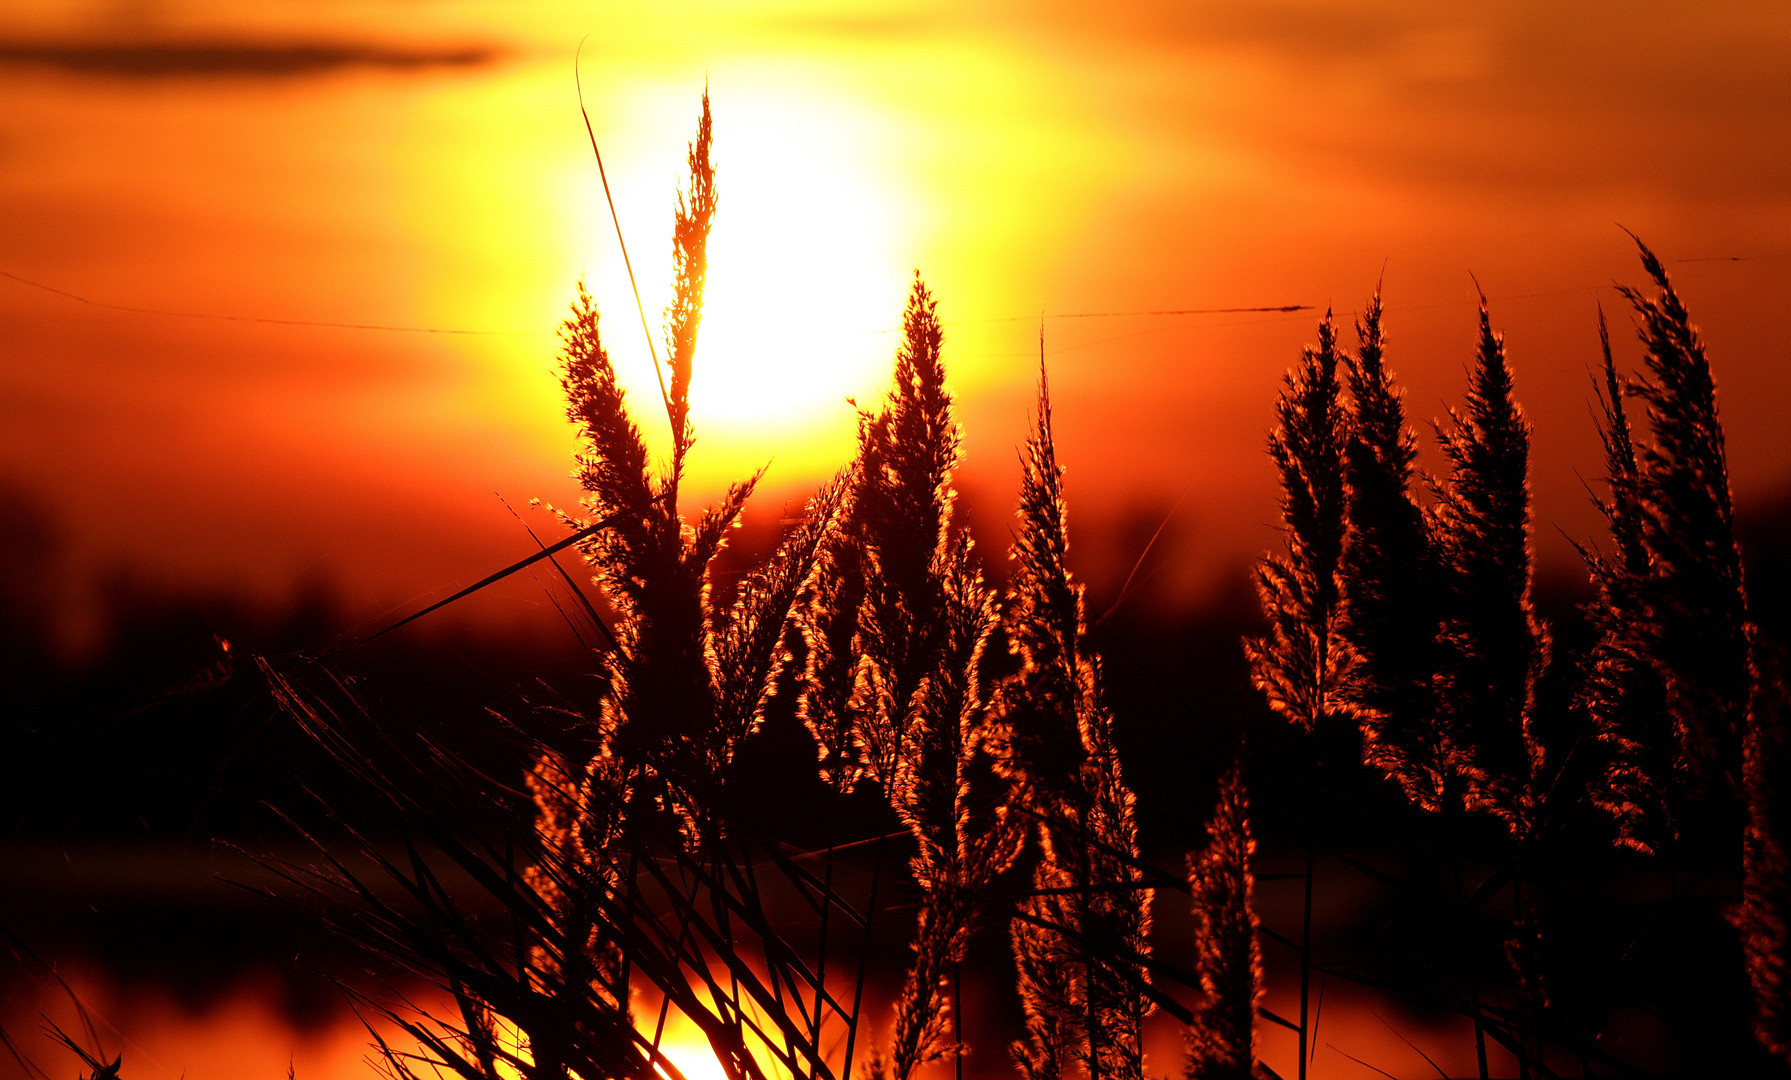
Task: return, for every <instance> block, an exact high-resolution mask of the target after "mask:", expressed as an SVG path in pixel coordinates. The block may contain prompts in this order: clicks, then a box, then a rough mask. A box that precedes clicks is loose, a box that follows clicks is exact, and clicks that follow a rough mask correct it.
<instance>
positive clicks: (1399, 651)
mask: <svg viewBox="0 0 1791 1080" xmlns="http://www.w3.org/2000/svg"><path fill="white" fill-rule="evenodd" d="M1356 336H1357V338H1358V341H1359V345H1358V348H1357V351H1356V353H1355V354H1354V355H1353V356H1349V357H1346V362H1347V365H1348V383H1349V391H1350V401H1351V407H1352V412H1353V423H1352V424H1351V426H1350V432H1349V439H1348V444H1347V446H1346V449H1345V452H1344V479H1345V496H1344V507H1345V513H1346V515H1347V519H1348V525H1347V529H1348V532H1347V537H1346V540H1345V543H1344V548H1343V555H1342V567H1343V570H1342V589H1341V593H1342V603H1343V617H1342V620H1341V636H1342V638H1343V639H1344V641H1345V642H1347V643H1348V646H1349V648H1350V650H1351V652H1352V653H1353V655H1354V656H1355V658H1356V667H1355V671H1354V677H1353V678H1352V681H1351V685H1350V694H1351V697H1352V699H1353V702H1354V705H1355V707H1356V709H1357V711H1358V716H1359V719H1360V722H1361V727H1362V742H1363V746H1362V754H1363V760H1364V761H1365V762H1366V763H1367V764H1368V765H1369V766H1370V767H1371V768H1373V769H1376V770H1377V771H1379V772H1381V773H1383V774H1384V775H1386V776H1388V777H1389V778H1391V779H1393V780H1394V781H1396V782H1397V783H1398V784H1399V786H1400V788H1401V789H1402V790H1403V791H1404V792H1405V794H1406V796H1407V797H1408V798H1409V799H1411V800H1412V801H1413V802H1414V803H1415V804H1417V805H1418V806H1420V807H1422V808H1424V809H1426V810H1431V811H1436V810H1440V809H1442V808H1443V807H1444V806H1449V805H1453V804H1458V803H1459V802H1460V800H1461V798H1462V797H1463V794H1464V792H1465V788H1466V786H1467V780H1466V778H1467V775H1468V773H1469V772H1470V771H1471V769H1472V762H1471V759H1470V756H1469V755H1470V748H1469V747H1468V746H1467V745H1466V744H1465V743H1464V742H1463V741H1462V740H1461V738H1460V736H1459V734H1458V733H1456V732H1454V731H1452V730H1450V729H1449V728H1448V727H1447V726H1445V725H1444V724H1443V723H1442V722H1441V719H1440V717H1439V715H1438V710H1437V702H1436V695H1435V687H1434V677H1435V673H1436V670H1437V665H1438V663H1439V659H1440V658H1439V656H1438V644H1437V642H1438V638H1439V636H1440V631H1441V627H1442V621H1443V616H1444V612H1443V607H1442V597H1441V595H1440V591H1441V587H1442V581H1441V573H1440V568H1439V562H1438V560H1439V555H1438V552H1437V551H1436V548H1435V545H1434V543H1433V542H1432V539H1431V535H1430V530H1429V528H1428V524H1427V522H1426V520H1425V515H1424V511H1423V509H1422V508H1421V507H1420V506H1419V504H1418V501H1417V499H1416V497H1415V495H1414V486H1415V485H1414V481H1415V480H1416V476H1417V460H1418V440H1417V436H1416V435H1414V434H1413V432H1412V430H1411V428H1410V427H1409V426H1407V423H1406V417H1405V405H1404V402H1403V401H1402V400H1401V393H1400V391H1399V389H1398V388H1397V387H1396V385H1395V384H1394V381H1393V377H1392V374H1391V373H1390V372H1389V371H1388V370H1387V367H1386V341H1385V337H1384V334H1383V331H1382V327H1381V300H1380V296H1379V295H1378V294H1377V295H1375V296H1373V297H1371V298H1369V301H1368V305H1367V307H1366V309H1365V310H1364V312H1363V315H1362V319H1361V320H1360V321H1359V322H1358V323H1357V324H1356Z"/></svg>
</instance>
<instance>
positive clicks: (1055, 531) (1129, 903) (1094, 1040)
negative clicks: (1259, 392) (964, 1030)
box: [984, 364, 1151, 1080]
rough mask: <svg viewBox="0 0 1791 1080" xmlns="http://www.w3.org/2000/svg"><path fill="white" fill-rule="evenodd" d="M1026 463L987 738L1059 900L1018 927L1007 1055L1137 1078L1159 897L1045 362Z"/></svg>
mask: <svg viewBox="0 0 1791 1080" xmlns="http://www.w3.org/2000/svg"><path fill="white" fill-rule="evenodd" d="M1023 469H1024V472H1023V475H1022V480H1021V488H1020V508H1019V528H1018V530H1017V531H1016V534H1015V540H1014V549H1013V554H1012V558H1013V562H1014V569H1013V576H1012V579H1011V584H1010V586H1009V589H1010V596H1009V603H1008V612H1007V617H1006V628H1007V636H1008V640H1009V648H1010V649H1012V650H1013V652H1014V654H1015V655H1016V656H1017V657H1018V659H1019V662H1020V670H1019V671H1018V672H1016V673H1014V674H1013V675H1010V676H1008V677H1006V678H1004V679H1002V680H1001V681H1000V682H999V683H998V684H997V686H996V688H995V693H994V696H993V700H992V707H991V710H990V717H989V724H988V728H987V729H986V732H985V734H984V741H985V742H986V743H987V745H988V746H989V747H990V750H991V755H992V758H993V761H994V764H995V767H996V768H997V770H998V771H999V772H1000V773H1001V774H1002V775H1003V776H1004V777H1005V778H1007V779H1008V781H1009V782H1010V783H1011V784H1012V791H1011V793H1010V796H1009V798H1010V799H1011V800H1012V801H1013V804H1014V805H1015V806H1016V807H1017V808H1019V809H1021V810H1022V811H1023V812H1024V813H1026V814H1027V815H1028V816H1029V817H1030V818H1032V819H1033V820H1034V821H1035V822H1036V823H1037V833H1036V835H1037V837H1038V839H1039V847H1040V856H1039V857H1040V865H1039V867H1038V869H1037V870H1036V871H1035V876H1034V882H1035V885H1036V886H1037V887H1038V889H1039V890H1049V895H1050V896H1051V897H1052V898H1053V899H1050V900H1045V899H1042V898H1039V897H1035V898H1034V900H1033V901H1032V902H1031V903H1030V904H1029V905H1026V906H1023V907H1022V909H1021V910H1020V912H1019V913H1018V914H1017V916H1016V919H1015V921H1014V923H1013V926H1012V930H1011V937H1012V941H1013V945H1014V951H1015V957H1016V959H1015V964H1016V972H1017V975H1018V981H1019V989H1020V997H1021V1004H1022V1007H1023V1008H1024V1010H1025V1013H1026V1025H1027V1038H1026V1039H1025V1040H1022V1041H1021V1042H1018V1043H1016V1044H1015V1045H1014V1047H1013V1056H1014V1059H1015V1061H1016V1063H1017V1064H1018V1065H1019V1066H1020V1068H1021V1070H1022V1071H1023V1072H1024V1073H1025V1074H1026V1075H1027V1076H1028V1077H1029V1078H1033V1080H1050V1078H1053V1077H1056V1076H1060V1075H1061V1074H1062V1072H1063V1069H1064V1066H1065V1063H1066V1062H1065V1057H1064V1055H1065V1053H1066V1052H1068V1051H1071V1050H1073V1051H1074V1052H1075V1054H1076V1055H1077V1057H1079V1058H1080V1060H1081V1064H1082V1066H1083V1068H1084V1069H1085V1070H1086V1072H1087V1073H1088V1075H1089V1076H1090V1077H1091V1078H1109V1080H1138V1078H1140V1077H1141V1076H1142V1069H1143V1058H1142V1048H1141V1046H1140V1043H1139V1026H1140V1024H1141V1022H1142V1021H1143V1018H1144V1016H1145V1014H1146V1013H1147V1012H1148V1011H1149V1010H1150V1008H1151V1000H1150V997H1149V994H1148V993H1147V990H1148V975H1147V973H1146V971H1145V969H1144V966H1143V961H1145V960H1146V959H1147V958H1148V957H1149V954H1150V944H1149V940H1148V938H1149V934H1150V899H1151V891H1150V890H1149V889H1143V888H1138V887H1137V881H1136V879H1135V874H1134V867H1135V866H1136V865H1137V859H1138V836H1137V825H1136V823H1135V821H1134V819H1133V798H1132V793H1131V791H1130V790H1129V789H1128V788H1127V787H1126V785H1125V782H1124V780H1123V779H1122V777H1121V774H1120V767H1119V759H1118V757H1117V755H1116V753H1115V750H1114V745H1113V718H1112V714H1111V713H1110V712H1108V710H1107V707H1106V704H1105V702H1104V701H1103V698H1102V691H1101V675H1100V662H1099V658H1098V657H1097V656H1096V654H1095V652H1094V649H1093V647H1092V645H1091V643H1090V642H1089V641H1088V632H1087V625H1086V622H1085V620H1084V617H1083V595H1082V594H1083V589H1082V585H1081V584H1080V583H1078V582H1076V581H1075V580H1073V579H1072V578H1071V576H1070V573H1069V570H1068V567H1067V564H1066V562H1065V557H1066V555H1067V553H1068V548H1069V533H1068V528H1067V520H1066V512H1065V508H1064V500H1063V472H1062V470H1061V468H1059V466H1058V464H1057V452H1056V447H1055V444H1054V442H1053V440H1052V434H1051V399H1050V388H1049V384H1048V383H1047V381H1046V378H1045V373H1044V370H1043V367H1042V364H1041V368H1040V373H1039V406H1038V416H1037V424H1036V427H1035V428H1034V431H1033V433H1032V435H1031V437H1030V438H1028V440H1027V443H1026V450H1025V454H1024V457H1023ZM1058 897H1061V900H1058V899H1056V898H1058ZM1066 958H1067V959H1068V962H1067V963H1066V962H1065V959H1066Z"/></svg>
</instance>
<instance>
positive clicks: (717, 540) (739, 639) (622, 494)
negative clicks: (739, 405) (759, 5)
mask: <svg viewBox="0 0 1791 1080" xmlns="http://www.w3.org/2000/svg"><path fill="white" fill-rule="evenodd" d="M710 146H711V140H710V115H709V104H708V97H707V95H705V96H704V99H703V112H702V117H701V120H700V121H699V123H698V128H697V138H696V141H695V142H693V143H692V144H691V147H690V155H689V164H690V188H689V191H688V192H687V193H684V194H680V196H679V199H678V206H677V213H676V215H675V221H674V228H673V256H674V258H673V266H674V276H675V280H674V295H673V299H672V303H671V304H670V306H669V307H668V308H667V309H666V332H665V345H666V353H667V355H666V366H667V367H668V368H669V370H670V382H669V385H667V386H666V398H665V402H664V405H665V408H666V414H667V419H668V421H669V423H670V426H671V433H672V446H671V461H670V465H669V467H668V469H667V471H666V472H665V473H664V474H663V475H660V476H654V475H653V473H652V472H651V470H650V468H649V464H648V454H647V450H646V446H645V443H644V442H643V440H642V438H641V434H640V430H639V428H638V427H637V426H636V425H635V423H634V421H633V419H632V417H631V416H630V415H629V412H628V409H627V405H626V402H625V400H624V395H623V392H622V390H621V388H620V387H619V386H618V385H617V382H616V376H615V370H614V368H613V366H612V365H611V363H610V360H609V355H608V353H607V351H606V350H605V349H604V347H603V343H602V339H601V335H600V333H599V321H598V316H597V311H596V307H595V305H594V304H593V303H592V301H591V298H590V296H589V294H588V293H586V292H585V290H584V288H583V286H582V285H581V286H580V287H579V289H578V294H577V297H576V299H575V301H574V304H573V310H572V315H571V317H570V318H568V319H567V320H566V323H565V324H564V326H563V327H562V328H561V336H562V338H563V340H564V343H565V344H564V348H563V349H562V353H561V365H562V374H561V383H562V385H563V386H564V387H565V390H566V395H567V400H568V403H569V405H568V414H569V415H570V417H571V419H572V420H573V422H574V423H575V424H576V425H577V426H578V428H579V431H580V435H581V441H582V443H583V446H582V449H581V450H580V452H579V454H578V465H579V467H578V470H577V473H576V475H577V477H578V479H579V481H580V483H581V484H582V486H583V487H584V489H585V497H584V507H585V509H586V510H587V511H588V512H589V514H590V515H591V518H592V519H593V520H596V519H613V524H612V525H611V527H610V528H608V529H606V530H603V531H600V532H598V533H596V534H595V535H594V536H593V537H592V538H591V539H590V540H588V541H586V542H585V544H584V550H585V554H586V557H587V558H588V559H589V561H590V562H591V565H592V567H593V569H594V570H595V572H596V576H597V580H598V583H599V584H600V585H601V586H602V587H603V589H604V592H605V594H606V595H607V596H608V597H609V599H610V601H611V603H612V605H613V606H614V607H615V609H616V611H617V613H618V618H617V620H616V626H615V627H614V637H615V642H616V643H615V646H614V647H613V648H612V649H610V650H607V651H606V652H605V653H604V654H603V655H602V657H601V660H602V664H603V674H604V675H605V677H606V680H607V688H606V692H605V695H604V699H603V704H602V712H601V716H600V717H599V718H598V719H597V723H596V725H595V728H596V730H595V739H594V740H593V741H594V743H595V752H594V753H593V754H592V757H593V758H606V759H613V762H614V764H615V766H616V767H617V768H619V769H620V770H621V773H622V777H623V779H624V782H625V783H626V784H627V785H628V788H629V790H630V791H631V792H632V793H634V795H635V796H640V795H651V796H653V797H654V798H655V799H656V800H658V801H659V802H661V803H662V804H664V805H666V806H667V807H669V808H672V809H675V810H677V811H678V812H679V813H680V814H681V815H682V816H683V817H684V818H685V819H686V822H687V828H690V829H692V830H697V829H699V828H700V823H699V818H700V817H701V814H702V808H703V806H704V805H705V803H706V802H707V800H708V798H709V791H708V789H709V788H710V787H711V786H712V785H713V783H714V782H715V779H716V778H717V777H719V776H720V775H721V774H722V773H723V772H724V771H725V769H726V767H727V764H728V762H729V761H730V760H731V758H732V755H733V750H734V748H735V746H736V745H737V744H738V742H739V740H740V739H741V738H743V737H744V736H745V735H746V734H747V733H748V732H749V731H751V730H752V728H753V727H754V725H755V724H756V723H757V721H758V719H759V716H760V710H761V708H762V706H763V703H764V701H765V700H767V698H768V697H769V695H770V693H771V691H772V689H773V687H774V685H775V681H776V680H775V678H774V676H775V674H776V669H777V668H778V666H779V665H780V664H782V663H783V662H785V660H784V657H785V652H784V650H783V648H782V635H783V630H784V625H785V622H786V618H787V616H788V614H789V612H790V610H791V609H792V607H793V606H794V605H795V604H796V602H797V599H798V597H799V596H800V594H801V592H802V590H803V589H804V587H806V586H807V585H808V584H809V581H810V577H811V575H812V572H813V569H814V566H815V563H816V560H817V558H818V555H819V551H820V547H821V541H822V539H823V538H824V537H825V536H826V535H827V534H828V532H829V530H830V529H831V527H832V524H833V519H834V516H835V514H836V512H837V511H838V509H839V506H840V503H841V500H842V498H843V491H842V487H841V485H840V484H837V483H836V484H834V485H831V486H829V487H828V488H826V489H824V490H823V492H822V494H821V495H820V496H819V497H818V498H817V499H816V501H815V502H814V504H813V505H812V506H811V507H810V512H809V514H808V515H807V518H806V519H805V522H804V524H803V525H802V526H801V527H800V528H798V529H796V530H795V531H794V532H793V533H792V534H791V535H790V536H788V537H786V538H785V540H784V543H783V544H782V546H781V547H780V548H779V549H778V551H777V552H776V554H775V555H774V556H773V557H772V559H771V560H770V561H769V562H768V563H767V564H766V565H765V566H763V567H761V568H759V569H758V570H756V571H754V572H753V573H752V574H750V575H748V577H747V578H746V580H745V581H744V582H743V583H742V584H741V586H740V588H739V590H738V591H737V593H736V596H735V599H734V603H733V606H732V608H731V609H729V610H726V611H723V610H717V609H716V608H715V607H714V605H713V604H712V603H711V601H710V596H709V590H708V584H707V572H708V567H709V564H710V562H711V561H713V560H714V558H715V556H716V555H718V554H719V553H720V551H721V548H722V546H723V544H724V543H725V541H726V536H727V532H728V529H729V528H730V527H731V526H732V525H733V524H734V522H735V520H736V519H737V518H738V516H739V514H740V512H741V510H742V508H743V507H744V505H745V503H746V500H747V498H748V497H749V496H750V495H751V493H752V490H753V486H754V484H755V483H756V481H757V477H754V478H752V479H749V480H747V481H745V482H743V483H738V484H735V485H733V486H732V487H731V488H730V489H729V491H728V493H727V495H726V496H724V497H723V499H722V501H721V502H720V503H719V504H718V505H716V506H714V507H712V508H710V509H709V510H707V511H706V512H704V513H703V514H702V516H701V517H700V518H698V519H697V521H696V523H695V524H694V525H690V524H686V523H685V522H684V520H683V518H682V516H681V514H680V508H679V505H678V482H679V478H680V476H681V473H682V470H683V468H684V462H685V456H686V454H687V453H688V451H689V449H690V447H691V445H692V443H693V442H694V441H695V434H694V432H693V430H692V428H691V425H690V418H689V387H690V380H691V375H692V371H693V369H694V364H695V351H696V342H697V328H698V325H699V323H700V320H701V313H702V292H703V284H704V279H705V274H706V266H707V253H706V252H707V241H708V234H709V227H710V224H711V221H712V218H713V215H714V212H715V170H714V167H713V165H712V164H711V162H710V160H709V152H710ZM569 523H570V524H572V525H574V526H578V527H583V526H585V525H586V524H587V523H586V522H585V521H584V520H582V519H576V518H573V519H569ZM631 797H632V796H631Z"/></svg>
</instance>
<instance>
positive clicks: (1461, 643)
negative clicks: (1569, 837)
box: [1432, 298, 1549, 835]
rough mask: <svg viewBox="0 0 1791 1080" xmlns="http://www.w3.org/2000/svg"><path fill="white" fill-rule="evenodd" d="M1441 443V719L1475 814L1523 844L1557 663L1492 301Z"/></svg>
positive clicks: (1520, 427) (1524, 431) (1525, 430)
mask: <svg viewBox="0 0 1791 1080" xmlns="http://www.w3.org/2000/svg"><path fill="white" fill-rule="evenodd" d="M1439 437H1440V440H1441V443H1442V450H1443V454H1444V456H1445V457H1447V458H1448V460H1449V464H1450V471H1449V475H1448V476H1447V477H1446V478H1445V479H1443V480H1441V481H1440V482H1438V483H1436V484H1435V485H1434V487H1435V490H1436V496H1437V503H1436V510H1435V514H1434V517H1433V525H1432V532H1433V538H1434V544H1435V550H1436V551H1437V554H1438V557H1439V563H1440V567H1441V570H1442V579H1443V583H1444V584H1445V585H1446V587H1447V593H1446V595H1447V597H1448V600H1447V603H1448V617H1447V618H1446V620H1445V621H1444V624H1443V633H1442V639H1441V646H1442V647H1441V664H1440V665H1439V671H1438V673H1437V680H1436V685H1437V698H1436V700H1437V707H1438V713H1439V721H1440V722H1441V723H1442V724H1443V725H1444V726H1445V728H1446V729H1447V730H1449V731H1450V732H1451V737H1452V738H1459V739H1460V740H1461V741H1462V742H1463V743H1465V745H1466V746H1468V747H1471V748H1472V755H1473V759H1474V766H1473V767H1472V768H1471V769H1470V770H1466V771H1465V772H1464V778H1465V779H1467V781H1468V784H1467V789H1466V791H1465V792H1464V795H1465V797H1466V799H1467V802H1468V804H1469V805H1470V806H1473V807H1476V808H1480V809H1486V810H1490V811H1492V812H1494V813H1496V814H1498V815H1500V816H1501V817H1503V818H1504V819H1505V820H1506V822H1507V824H1508V825H1510V827H1511V828H1512V830H1513V832H1514V833H1518V834H1520V835H1522V834H1524V833H1527V832H1528V831H1529V830H1530V829H1532V828H1533V827H1534V825H1535V812H1536V805H1535V803H1536V799H1537V797H1538V793H1539V791H1540V785H1539V784H1538V780H1539V778H1540V776H1541V773H1542V768H1543V764H1544V763H1543V750H1542V741H1541V739H1540V738H1539V737H1538V735H1537V732H1536V682H1537V680H1538V679H1539V678H1540V677H1541V675H1542V672H1543V668H1544V667H1545V666H1546V665H1547V663H1548V653H1549V634H1548V631H1547V629H1546V628H1545V627H1543V625H1542V624H1541V622H1540V621H1539V620H1538V619H1537V617H1536V611H1535V608H1534V606H1533V605H1532V604H1531V601H1530V586H1531V578H1532V562H1533V553H1532V549H1531V545H1530V485H1529V452H1530V425H1529V421H1527V420H1526V419H1525V418H1524V415H1523V410H1522V409H1521V408H1520V407H1519V406H1518V404H1517V401H1516V399H1515V398H1514V396H1513V393H1512V380H1511V369H1510V366H1509V365H1508V364H1507V362H1506V359H1505V347H1504V341H1503V340H1502V338H1501V337H1500V335H1498V334H1496V333H1494V332H1493V329H1492V322H1491V319H1490V318H1489V316H1488V313H1487V309H1486V301H1485V299H1484V298H1482V299H1481V303H1480V340H1479V347H1478V349H1477V350H1476V355H1475V364H1474V369H1473V373H1472V375H1471V377H1470V380H1469V385H1468V400H1467V405H1466V407H1465V408H1463V409H1460V410H1457V409H1453V408H1452V409H1450V410H1449V426H1448V428H1447V429H1446V430H1443V431H1441V432H1440V433H1439ZM1456 733H1459V735H1457V734H1456Z"/></svg>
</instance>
